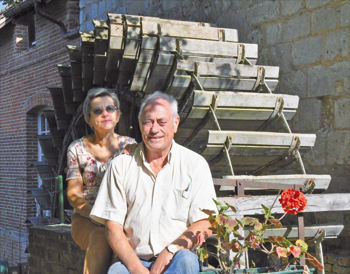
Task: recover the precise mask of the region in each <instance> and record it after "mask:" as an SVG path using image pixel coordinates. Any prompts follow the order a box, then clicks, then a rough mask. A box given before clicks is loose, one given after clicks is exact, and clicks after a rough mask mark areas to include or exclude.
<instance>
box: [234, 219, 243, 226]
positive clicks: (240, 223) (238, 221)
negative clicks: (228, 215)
mask: <svg viewBox="0 0 350 274" xmlns="http://www.w3.org/2000/svg"><path fill="white" fill-rule="evenodd" d="M236 222H237V223H238V224H239V225H240V226H241V228H244V225H243V224H242V222H241V221H240V220H238V219H237V218H236Z"/></svg>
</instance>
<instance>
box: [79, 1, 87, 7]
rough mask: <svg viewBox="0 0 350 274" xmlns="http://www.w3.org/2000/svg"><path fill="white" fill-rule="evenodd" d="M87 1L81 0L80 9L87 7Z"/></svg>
mask: <svg viewBox="0 0 350 274" xmlns="http://www.w3.org/2000/svg"><path fill="white" fill-rule="evenodd" d="M85 2H86V0H80V1H79V7H80V9H82V8H84V7H85V5H86V3H85Z"/></svg>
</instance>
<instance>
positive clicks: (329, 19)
mask: <svg viewBox="0 0 350 274" xmlns="http://www.w3.org/2000/svg"><path fill="white" fill-rule="evenodd" d="M338 18H339V16H338V10H337V9H334V8H333V7H332V8H325V9H319V10H315V11H314V12H313V13H312V19H311V20H312V21H311V32H312V34H317V33H319V32H323V31H326V30H329V29H335V28H336V27H337V22H338Z"/></svg>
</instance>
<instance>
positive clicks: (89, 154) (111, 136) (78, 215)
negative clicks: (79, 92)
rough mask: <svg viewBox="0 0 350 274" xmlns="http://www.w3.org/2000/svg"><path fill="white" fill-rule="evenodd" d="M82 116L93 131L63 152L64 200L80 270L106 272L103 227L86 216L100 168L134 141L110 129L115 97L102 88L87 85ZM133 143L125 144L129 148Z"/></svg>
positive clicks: (108, 257) (107, 261)
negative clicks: (79, 251)
mask: <svg viewBox="0 0 350 274" xmlns="http://www.w3.org/2000/svg"><path fill="white" fill-rule="evenodd" d="M83 111H84V118H85V121H86V122H87V123H88V125H89V126H90V127H91V128H92V129H93V131H94V133H93V134H92V135H89V136H85V137H83V138H81V139H78V140H75V141H74V142H73V143H71V145H70V146H69V147H68V152H67V158H68V159H67V165H68V168H67V181H68V200H69V203H70V204H71V205H72V207H73V208H74V214H73V215H72V237H73V239H74V241H75V242H76V243H77V244H78V245H79V246H80V248H81V249H83V250H86V256H85V263H84V273H90V274H91V273H94V274H95V273H107V270H108V267H109V265H110V263H111V259H112V254H113V252H112V249H111V248H110V246H109V244H108V242H107V240H106V238H105V234H104V228H103V227H101V226H99V225H98V224H95V223H94V222H93V221H92V220H91V219H90V217H89V215H90V211H91V209H92V206H93V204H94V202H95V199H96V196H97V192H98V189H99V187H100V184H101V180H102V177H103V175H104V172H105V170H106V168H107V166H108V165H109V163H110V162H111V161H112V159H113V158H114V157H116V156H118V155H119V154H122V153H124V152H127V153H128V151H127V150H125V148H126V146H128V145H129V144H133V143H135V140H134V139H132V138H130V137H125V136H120V135H118V134H116V133H115V132H114V128H115V126H116V124H117V123H118V121H119V116H120V111H119V101H118V98H117V96H116V94H115V93H113V92H112V91H110V90H108V89H105V88H94V89H91V90H90V91H89V92H88V94H87V97H86V99H85V102H84V108H83ZM134 148H135V146H128V149H129V150H133V149H134Z"/></svg>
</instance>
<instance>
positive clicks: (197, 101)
mask: <svg viewBox="0 0 350 274" xmlns="http://www.w3.org/2000/svg"><path fill="white" fill-rule="evenodd" d="M214 95H215V96H216V103H217V106H218V107H242V108H275V105H276V100H277V99H278V98H279V97H282V98H283V101H284V108H286V109H297V108H298V104H299V97H298V96H296V95H287V94H268V93H247V92H232V91H217V92H209V91H201V90H195V91H194V100H193V106H196V107H197V106H209V105H210V104H211V102H212V99H213V96H214Z"/></svg>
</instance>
